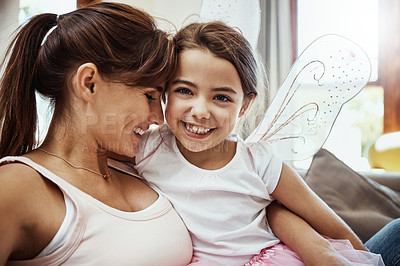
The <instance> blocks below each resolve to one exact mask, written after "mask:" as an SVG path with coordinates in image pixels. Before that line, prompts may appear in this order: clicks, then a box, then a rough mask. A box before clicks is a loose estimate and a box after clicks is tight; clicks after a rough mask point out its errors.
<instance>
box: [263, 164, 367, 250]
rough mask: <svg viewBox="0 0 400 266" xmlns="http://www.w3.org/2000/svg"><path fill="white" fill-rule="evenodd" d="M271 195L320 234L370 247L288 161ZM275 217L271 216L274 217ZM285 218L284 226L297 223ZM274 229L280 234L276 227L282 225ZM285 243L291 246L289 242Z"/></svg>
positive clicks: (360, 248) (358, 247)
mask: <svg viewBox="0 0 400 266" xmlns="http://www.w3.org/2000/svg"><path fill="white" fill-rule="evenodd" d="M271 195H272V196H273V197H274V198H276V199H277V200H278V201H280V202H281V203H282V204H283V205H284V206H285V207H286V208H288V209H289V210H291V211H292V212H293V213H295V214H297V215H298V216H299V217H301V218H303V219H304V221H305V222H307V223H308V224H309V225H310V226H311V227H313V228H314V229H315V230H316V231H317V232H318V233H320V234H321V235H324V236H327V237H330V238H333V239H348V240H350V242H351V244H352V245H353V247H354V248H355V249H359V250H367V249H366V248H365V247H364V245H363V244H362V242H361V241H360V239H359V238H358V237H357V235H356V234H355V233H354V232H353V231H352V230H351V229H350V227H349V226H348V225H347V224H346V223H345V222H344V221H343V220H342V219H341V218H340V217H339V216H338V215H337V214H336V213H335V212H334V211H333V210H332V209H331V208H330V207H329V206H328V205H327V204H326V203H325V202H324V201H323V200H322V199H321V198H319V197H318V195H316V194H315V193H314V192H313V191H312V190H311V189H310V188H309V187H308V185H307V184H306V183H305V182H304V180H303V179H302V178H301V177H300V176H299V175H298V174H297V173H296V172H294V171H293V170H292V169H291V168H290V167H289V166H287V165H286V164H283V168H282V173H281V176H280V179H279V182H278V185H277V187H276V188H275V190H274V192H273V193H271ZM270 215H271V214H270ZM270 215H269V216H270ZM287 215H289V214H287ZM273 218H274V217H272V216H271V219H273ZM268 219H270V218H268ZM283 221H286V222H287V224H286V225H281V226H283V227H285V226H289V227H290V226H294V225H293V224H291V223H294V221H295V220H294V219H286V220H283ZM272 222H273V221H272ZM272 225H273V224H272ZM272 229H273V230H275V231H274V232H275V233H277V232H276V231H277V230H280V229H279V227H275V228H273V227H272ZM290 233H292V232H288V234H290ZM279 234H280V233H279ZM282 234H283V235H281V236H280V237H279V236H278V237H279V238H281V237H282V238H286V237H285V235H284V234H285V232H284V231H283V230H282ZM282 238H281V239H282ZM289 240H290V239H289ZM285 243H286V242H285ZM286 244H287V245H288V246H290V245H289V243H286Z"/></svg>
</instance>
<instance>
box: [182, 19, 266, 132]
mask: <svg viewBox="0 0 400 266" xmlns="http://www.w3.org/2000/svg"><path fill="white" fill-rule="evenodd" d="M174 45H175V49H176V52H177V54H179V53H181V52H182V51H185V50H189V49H207V50H209V51H210V52H211V53H213V54H214V55H215V56H217V57H220V58H223V59H226V60H228V61H229V62H231V63H232V64H233V66H234V67H235V68H236V71H237V72H238V74H239V77H240V81H241V83H242V89H243V92H244V97H245V98H246V97H247V98H249V99H251V100H252V101H253V99H255V98H256V97H255V96H257V98H258V99H257V101H256V104H254V102H252V106H251V110H248V111H247V117H249V118H250V119H246V120H242V121H240V122H241V123H239V125H238V128H237V130H238V132H237V133H238V134H240V135H241V136H242V137H246V136H247V135H248V134H249V133H250V132H251V131H252V130H253V129H254V128H255V127H256V126H257V124H258V123H259V121H260V120H261V119H262V116H263V114H264V111H265V108H266V104H267V99H266V97H267V96H266V89H267V85H266V74H265V71H264V67H263V64H262V63H261V60H260V58H259V56H258V54H257V53H255V51H253V49H252V47H251V45H250V43H249V42H248V41H247V40H246V38H245V37H244V36H243V35H242V33H241V32H240V31H239V30H238V29H235V28H233V27H229V26H227V25H226V24H224V23H223V22H220V21H213V22H205V23H192V24H190V25H187V26H186V27H184V28H183V29H181V30H180V31H178V33H177V34H176V35H175V37H174ZM250 113H251V114H250Z"/></svg>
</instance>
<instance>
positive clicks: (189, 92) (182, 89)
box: [175, 88, 193, 95]
mask: <svg viewBox="0 0 400 266" xmlns="http://www.w3.org/2000/svg"><path fill="white" fill-rule="evenodd" d="M175 92H177V93H180V94H187V95H193V93H192V91H191V90H189V89H187V88H179V89H176V90H175Z"/></svg>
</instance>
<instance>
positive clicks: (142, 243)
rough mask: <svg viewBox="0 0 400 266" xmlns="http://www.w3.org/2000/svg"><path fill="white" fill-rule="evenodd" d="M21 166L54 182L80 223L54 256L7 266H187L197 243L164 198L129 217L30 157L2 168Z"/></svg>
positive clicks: (76, 224)
mask: <svg viewBox="0 0 400 266" xmlns="http://www.w3.org/2000/svg"><path fill="white" fill-rule="evenodd" d="M12 162H21V163H24V164H26V165H29V166H30V167H32V168H33V169H35V170H36V171H37V172H38V173H40V174H41V175H42V176H44V177H45V178H47V179H49V180H50V181H52V182H53V183H55V184H56V185H57V186H58V187H59V188H60V190H61V191H62V192H63V193H64V194H65V195H68V197H70V199H71V201H72V203H73V205H74V208H75V209H76V220H75V222H74V225H73V226H72V232H71V236H70V238H69V239H68V240H67V242H66V243H65V244H64V245H63V246H62V247H60V248H59V249H57V250H56V251H55V252H53V253H52V254H50V255H46V256H44V257H40V258H35V259H32V260H26V261H9V262H7V265H60V264H63V265H174V266H176V265H187V264H189V262H190V260H191V257H192V242H191V239H190V236H189V234H188V232H187V230H186V227H185V225H184V224H183V222H182V220H181V219H180V217H179V216H178V214H177V213H176V212H175V210H174V209H173V208H172V205H171V203H170V202H169V201H168V200H167V199H166V198H165V196H163V195H162V194H159V198H158V199H157V201H156V202H154V203H153V204H152V205H151V206H149V207H148V208H146V209H144V210H141V211H138V212H124V211H120V210H117V209H115V208H112V207H110V206H108V205H105V204H104V203H102V202H100V201H98V200H96V199H95V198H93V197H91V196H90V195H88V194H86V193H84V192H83V191H81V190H79V189H78V188H76V187H74V186H72V185H71V184H69V183H68V182H66V181H65V180H63V179H62V178H60V177H58V176H57V175H55V174H53V173H52V172H50V171H49V170H48V169H46V168H44V167H43V166H40V165H38V164H36V163H35V162H33V161H32V160H30V159H28V158H25V157H5V158H3V159H1V160H0V164H4V163H12Z"/></svg>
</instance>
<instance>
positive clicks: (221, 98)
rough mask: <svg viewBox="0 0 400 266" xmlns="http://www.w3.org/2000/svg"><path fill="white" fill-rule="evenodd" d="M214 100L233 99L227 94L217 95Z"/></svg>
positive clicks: (226, 100) (228, 100)
mask: <svg viewBox="0 0 400 266" xmlns="http://www.w3.org/2000/svg"><path fill="white" fill-rule="evenodd" d="M214 100H217V101H220V102H231V99H230V98H229V97H228V96H225V95H216V96H215V97H214Z"/></svg>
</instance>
